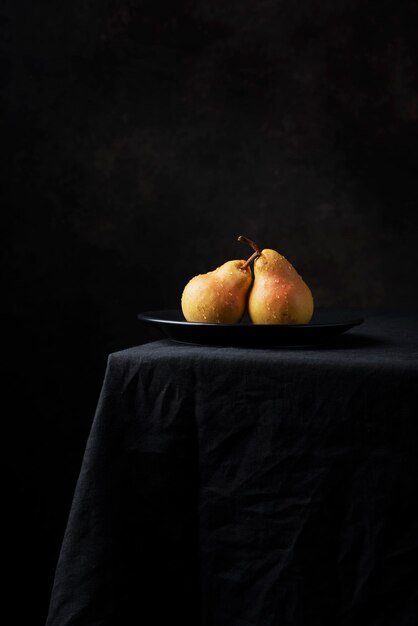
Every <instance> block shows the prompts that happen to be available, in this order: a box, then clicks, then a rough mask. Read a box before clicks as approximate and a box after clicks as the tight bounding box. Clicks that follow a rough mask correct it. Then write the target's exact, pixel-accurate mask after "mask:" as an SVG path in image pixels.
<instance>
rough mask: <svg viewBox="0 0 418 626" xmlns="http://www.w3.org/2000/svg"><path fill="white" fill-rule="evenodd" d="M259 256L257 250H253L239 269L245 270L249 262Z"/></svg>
mask: <svg viewBox="0 0 418 626" xmlns="http://www.w3.org/2000/svg"><path fill="white" fill-rule="evenodd" d="M259 256H260V253H259V252H257V251H255V252H253V253H252V255H251V256H250V258H249V259H247V260H246V261H245V263H244V265H242V266H241V267H240V269H241V270H245V269H246V268H247V267H248V266H249V265H250V263H252V262H253V261H255V260H256V259H258V257H259Z"/></svg>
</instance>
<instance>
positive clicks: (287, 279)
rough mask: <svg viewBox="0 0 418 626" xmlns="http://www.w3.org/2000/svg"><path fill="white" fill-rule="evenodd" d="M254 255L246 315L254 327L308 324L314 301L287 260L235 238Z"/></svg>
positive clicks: (275, 253) (246, 240)
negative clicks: (254, 253) (252, 279)
mask: <svg viewBox="0 0 418 626" xmlns="http://www.w3.org/2000/svg"><path fill="white" fill-rule="evenodd" d="M238 239H239V240H240V241H244V242H245V243H248V244H250V245H251V247H252V248H253V249H254V250H255V251H256V252H257V253H258V256H256V258H255V260H254V283H253V286H252V289H251V292H250V295H249V298H248V313H249V316H250V319H251V321H252V322H253V323H254V324H308V323H309V322H310V320H311V318H312V314H313V310H314V301H313V297H312V292H311V290H310V289H309V287H308V285H307V284H306V283H305V282H304V280H303V279H302V277H301V276H299V274H298V273H297V271H296V270H295V268H294V267H293V265H292V264H291V263H289V261H288V260H287V259H286V258H285V257H284V256H283V255H281V254H280V253H279V252H276V250H271V249H268V248H267V249H265V250H260V248H259V247H258V246H257V244H255V243H254V242H253V241H251V240H250V239H247V238H246V237H242V236H241V237H239V238H238Z"/></svg>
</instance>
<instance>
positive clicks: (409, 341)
mask: <svg viewBox="0 0 418 626" xmlns="http://www.w3.org/2000/svg"><path fill="white" fill-rule="evenodd" d="M417 383H418V321H417V317H416V316H415V317H414V316H412V315H383V314H380V315H373V316H370V317H368V318H367V319H366V322H365V323H364V324H363V325H362V326H359V327H358V328H357V329H353V330H352V331H350V332H349V333H347V334H346V335H344V336H342V337H341V340H340V341H337V342H335V343H333V344H330V345H329V346H328V347H326V348H312V349H293V350H292V349H289V348H287V349H275V350H256V349H240V348H217V347H204V346H196V345H185V344H178V343H177V344H176V343H174V342H171V341H169V340H162V341H157V342H153V343H149V344H146V345H142V346H139V347H136V348H132V349H129V350H125V351H122V352H118V353H115V354H112V355H110V357H109V361H108V367H107V371H106V376H105V380H104V384H103V389H102V393H101V396H100V400H99V403H98V408H97V413H96V416H95V419H94V423H93V427H92V430H91V434H90V438H89V441H88V444H87V449H86V453H85V458H84V461H83V465H82V469H81V474H80V478H79V481H78V485H77V488H76V492H75V496H74V501H73V505H72V509H71V513H70V518H69V522H68V527H67V530H66V534H65V538H64V542H63V547H62V551H61V556H60V559H59V562H58V567H57V572H56V578H55V585H54V589H53V593H52V598H51V606H50V612H49V618H48V622H47V625H48V626H70V625H71V626H73V625H77V626H82V625H83V626H84V625H91V626H93V625H94V626H98V625H100V626H125V625H131V624H144V625H147V626H148V625H150V626H151V625H154V624H155V625H159V624H161V625H163V624H164V625H167V624H171V623H172V622H173V621H174V620H176V621H179V623H181V624H182V625H183V626H189V625H190V626H191V625H193V626H198V625H200V626H254V625H257V626H313V625H320V626H327V625H330V626H331V625H332V626H337V625H344V626H348V625H350V626H351V625H352V626H363V625H364V626H385V625H387V626H416V624H417V623H418V512H417V498H418V391H417V390H418V385H417Z"/></svg>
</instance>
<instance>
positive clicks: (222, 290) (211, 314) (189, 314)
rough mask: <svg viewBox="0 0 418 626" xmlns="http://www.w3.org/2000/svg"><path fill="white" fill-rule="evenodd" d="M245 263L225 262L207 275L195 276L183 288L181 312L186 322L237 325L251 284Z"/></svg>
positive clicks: (250, 275)
mask: <svg viewBox="0 0 418 626" xmlns="http://www.w3.org/2000/svg"><path fill="white" fill-rule="evenodd" d="M253 258H255V254H253V255H251V257H250V258H249V259H248V260H247V261H244V260H236V261H227V262H226V263H224V264H223V265H221V266H220V267H217V268H216V269H215V270H213V271H212V272H208V273H207V274H199V275H197V276H194V277H193V278H192V279H191V280H190V281H189V282H188V283H187V285H186V286H185V288H184V290H183V294H182V297H181V308H182V311H183V315H184V317H185V318H186V320H187V321H188V322H206V323H208V324H209V323H210V324H236V323H238V322H239V321H241V318H242V316H243V315H244V312H245V308H246V306H247V299H248V292H249V290H250V287H251V283H252V280H253V277H252V272H251V266H250V263H251V261H252V260H253Z"/></svg>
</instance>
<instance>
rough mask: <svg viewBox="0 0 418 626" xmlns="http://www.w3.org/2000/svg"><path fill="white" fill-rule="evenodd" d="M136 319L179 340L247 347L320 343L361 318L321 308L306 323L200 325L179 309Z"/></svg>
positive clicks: (153, 313) (245, 320) (148, 313)
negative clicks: (186, 316) (188, 319)
mask: <svg viewBox="0 0 418 626" xmlns="http://www.w3.org/2000/svg"><path fill="white" fill-rule="evenodd" d="M138 319H139V320H140V321H142V322H146V323H148V324H151V325H152V326H156V327H157V328H158V329H159V330H160V331H162V332H163V333H164V334H165V335H166V336H167V337H169V338H170V339H174V340H175V341H181V342H182V343H198V344H205V345H216V346H247V347H258V346H259V347H274V346H311V345H316V344H318V345H319V344H323V343H325V342H328V341H330V340H331V339H333V338H334V337H336V336H337V335H340V334H341V333H344V332H345V331H346V330H349V329H350V328H353V326H357V325H358V324H361V323H362V322H363V321H364V320H363V318H361V317H357V318H351V319H350V317H349V316H348V315H347V313H344V312H336V311H331V310H328V311H327V310H321V309H319V310H316V311H315V313H314V316H313V318H312V321H311V322H310V323H309V324H286V325H279V324H252V323H251V322H250V321H249V320H248V319H244V320H243V321H242V322H240V323H239V324H203V323H200V322H186V320H185V319H184V316H183V313H182V312H181V311H180V310H171V311H148V312H146V313H139V314H138Z"/></svg>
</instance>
